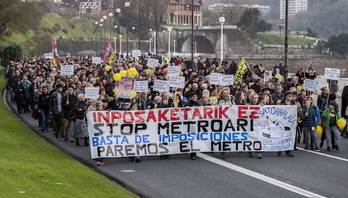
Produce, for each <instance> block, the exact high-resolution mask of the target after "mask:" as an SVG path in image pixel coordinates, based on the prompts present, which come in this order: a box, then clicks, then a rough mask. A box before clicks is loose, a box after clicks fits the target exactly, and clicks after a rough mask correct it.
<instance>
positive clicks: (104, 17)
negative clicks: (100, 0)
mask: <svg viewBox="0 0 348 198" xmlns="http://www.w3.org/2000/svg"><path fill="white" fill-rule="evenodd" d="M107 18H108V17H107V16H103V19H104V21H105V22H106V19H107ZM103 36H105V39H106V24H105V26H104V34H103Z"/></svg>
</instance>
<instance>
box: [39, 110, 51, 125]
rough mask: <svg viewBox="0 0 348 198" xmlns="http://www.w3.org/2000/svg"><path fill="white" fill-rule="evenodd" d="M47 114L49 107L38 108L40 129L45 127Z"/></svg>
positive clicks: (47, 118)
mask: <svg viewBox="0 0 348 198" xmlns="http://www.w3.org/2000/svg"><path fill="white" fill-rule="evenodd" d="M49 116H50V110H49V109H40V117H41V128H42V129H47V126H48V120H49Z"/></svg>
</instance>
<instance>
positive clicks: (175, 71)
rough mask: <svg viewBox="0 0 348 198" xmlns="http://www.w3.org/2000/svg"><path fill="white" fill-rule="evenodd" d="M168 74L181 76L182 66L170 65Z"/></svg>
mask: <svg viewBox="0 0 348 198" xmlns="http://www.w3.org/2000/svg"><path fill="white" fill-rule="evenodd" d="M167 75H168V76H179V75H180V66H169V67H168V73H167Z"/></svg>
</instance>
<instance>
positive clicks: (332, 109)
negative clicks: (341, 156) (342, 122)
mask: <svg viewBox="0 0 348 198" xmlns="http://www.w3.org/2000/svg"><path fill="white" fill-rule="evenodd" d="M321 117H322V118H323V128H324V131H325V135H326V145H327V151H331V149H335V150H339V147H338V140H339V130H338V126H337V120H338V119H340V118H341V116H340V112H339V110H338V104H337V102H335V101H331V102H330V104H329V108H326V109H325V110H324V111H323V113H322V115H321ZM331 134H333V140H334V141H333V142H334V144H332V143H331Z"/></svg>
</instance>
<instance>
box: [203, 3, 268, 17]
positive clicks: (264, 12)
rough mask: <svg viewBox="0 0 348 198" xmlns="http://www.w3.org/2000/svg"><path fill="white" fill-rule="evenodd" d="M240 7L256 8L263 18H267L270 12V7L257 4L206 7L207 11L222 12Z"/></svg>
mask: <svg viewBox="0 0 348 198" xmlns="http://www.w3.org/2000/svg"><path fill="white" fill-rule="evenodd" d="M236 6H239V7H242V8H245V9H246V8H257V9H258V10H259V11H260V13H261V14H262V15H263V16H267V15H268V13H269V12H270V10H271V6H264V5H259V4H250V5H249V4H238V5H234V4H233V3H214V4H212V5H209V6H208V9H209V10H210V11H222V10H223V9H225V8H233V7H236Z"/></svg>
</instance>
